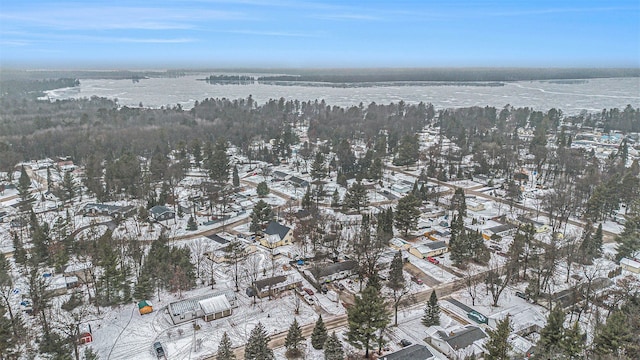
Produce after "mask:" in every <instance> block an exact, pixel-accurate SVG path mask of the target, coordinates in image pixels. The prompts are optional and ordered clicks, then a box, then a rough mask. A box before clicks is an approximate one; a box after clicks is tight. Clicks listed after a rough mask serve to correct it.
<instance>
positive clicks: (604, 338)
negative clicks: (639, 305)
mask: <svg viewBox="0 0 640 360" xmlns="http://www.w3.org/2000/svg"><path fill="white" fill-rule="evenodd" d="M636 330H637V329H636ZM632 339H633V333H632V329H631V328H629V326H628V324H627V321H626V316H625V314H624V313H623V312H622V311H621V310H615V311H614V312H613V313H612V314H611V315H610V316H609V317H608V318H607V322H606V323H605V324H604V325H601V326H600V327H599V329H597V332H596V336H595V338H594V339H593V351H594V353H595V354H596V355H598V356H603V357H604V356H609V357H610V358H616V357H619V355H621V353H622V352H623V349H624V347H625V345H626V343H629V342H630V341H632Z"/></svg>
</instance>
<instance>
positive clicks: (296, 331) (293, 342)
mask: <svg viewBox="0 0 640 360" xmlns="http://www.w3.org/2000/svg"><path fill="white" fill-rule="evenodd" d="M302 341H304V337H303V336H302V330H301V329H300V325H298V320H296V319H293V323H291V326H290V327H289V332H288V333H287V337H286V338H285V339H284V346H285V347H286V348H287V356H290V357H298V356H300V349H298V347H299V346H300V343H301V342H302Z"/></svg>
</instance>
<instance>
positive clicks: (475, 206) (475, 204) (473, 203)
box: [466, 199, 485, 211]
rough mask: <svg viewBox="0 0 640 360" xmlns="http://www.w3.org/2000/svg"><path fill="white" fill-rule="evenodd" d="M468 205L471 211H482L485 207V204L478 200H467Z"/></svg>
mask: <svg viewBox="0 0 640 360" xmlns="http://www.w3.org/2000/svg"><path fill="white" fill-rule="evenodd" d="M466 205H467V209H468V210H471V211H482V210H484V209H485V207H484V204H483V203H481V202H479V201H477V200H471V199H470V200H467V201H466Z"/></svg>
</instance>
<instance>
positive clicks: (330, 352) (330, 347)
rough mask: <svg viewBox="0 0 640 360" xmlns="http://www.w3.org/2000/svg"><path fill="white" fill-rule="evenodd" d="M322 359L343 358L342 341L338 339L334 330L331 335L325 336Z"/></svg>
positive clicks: (339, 359) (336, 359)
mask: <svg viewBox="0 0 640 360" xmlns="http://www.w3.org/2000/svg"><path fill="white" fill-rule="evenodd" d="M324 359H325V360H343V359H344V351H343V350H342V343H341V342H340V340H338V337H337V336H336V332H335V331H334V332H333V333H332V334H331V336H329V337H328V338H327V341H326V342H325V344H324Z"/></svg>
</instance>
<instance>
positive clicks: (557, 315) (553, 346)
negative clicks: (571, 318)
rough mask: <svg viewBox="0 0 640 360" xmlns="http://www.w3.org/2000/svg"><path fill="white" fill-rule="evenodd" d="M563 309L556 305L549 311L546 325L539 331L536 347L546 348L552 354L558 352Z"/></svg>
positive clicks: (561, 335)
mask: <svg viewBox="0 0 640 360" xmlns="http://www.w3.org/2000/svg"><path fill="white" fill-rule="evenodd" d="M564 317H565V314H564V311H563V310H562V307H560V306H559V305H557V306H556V307H554V308H553V309H552V310H551V312H550V313H549V317H548V318H547V325H546V326H545V327H544V328H543V329H542V330H541V331H540V339H539V340H538V344H537V346H538V348H539V349H546V351H547V353H548V354H551V355H554V354H558V353H559V352H560V345H561V342H562V338H563V336H564Z"/></svg>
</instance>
